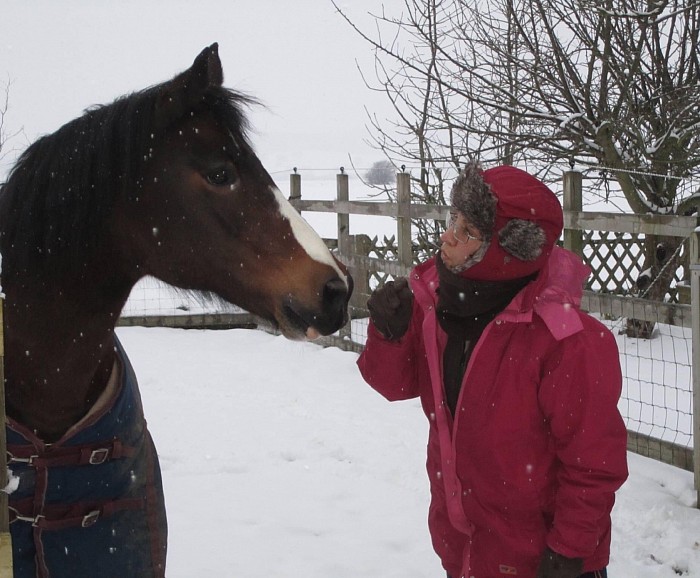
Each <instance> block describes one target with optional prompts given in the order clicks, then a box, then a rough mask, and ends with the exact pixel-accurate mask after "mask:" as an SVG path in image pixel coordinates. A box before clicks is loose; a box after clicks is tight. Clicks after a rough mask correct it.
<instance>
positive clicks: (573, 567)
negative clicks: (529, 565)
mask: <svg viewBox="0 0 700 578" xmlns="http://www.w3.org/2000/svg"><path fill="white" fill-rule="evenodd" d="M581 574H583V560H582V559H581V558H567V557H566V556H562V555H561V554H557V553H556V552H554V551H553V550H550V549H549V548H546V549H545V551H544V555H543V556H542V560H541V561H540V567H539V568H538V569H537V577H536V578H579V576H581Z"/></svg>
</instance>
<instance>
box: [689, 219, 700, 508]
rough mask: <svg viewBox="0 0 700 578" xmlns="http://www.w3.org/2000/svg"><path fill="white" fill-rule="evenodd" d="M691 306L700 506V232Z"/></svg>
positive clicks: (693, 239) (694, 242)
mask: <svg viewBox="0 0 700 578" xmlns="http://www.w3.org/2000/svg"><path fill="white" fill-rule="evenodd" d="M689 256H690V294H691V299H690V306H691V314H692V321H691V327H692V340H693V363H692V367H693V470H694V474H695V490H696V493H697V496H696V499H697V502H696V507H698V508H700V233H699V232H698V231H694V232H693V233H692V234H691V235H690V255H689Z"/></svg>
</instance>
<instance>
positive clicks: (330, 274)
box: [109, 44, 352, 339]
mask: <svg viewBox="0 0 700 578" xmlns="http://www.w3.org/2000/svg"><path fill="white" fill-rule="evenodd" d="M222 84H223V71H222V67H221V61H220V59H219V56H218V49H217V44H213V45H212V46H210V47H208V48H206V49H204V50H203V51H202V52H201V53H200V54H199V56H197V58H196V59H195V61H194V63H193V65H192V66H191V67H190V68H189V69H188V70H186V71H184V72H183V73H181V74H179V75H178V76H176V77H175V78H174V79H172V80H171V81H169V82H166V83H164V84H162V85H159V86H156V87H154V88H153V90H155V91H156V92H157V94H156V98H155V100H154V103H155V104H154V110H153V118H152V127H153V128H152V134H151V135H150V138H151V141H152V142H151V143H150V145H149V147H148V149H147V151H146V152H145V154H144V159H143V160H144V162H143V169H142V170H141V171H140V175H139V177H138V179H137V180H136V184H135V187H134V188H135V190H133V191H130V192H129V194H127V195H122V196H121V197H119V198H118V199H117V201H116V206H115V209H116V210H115V211H114V213H113V216H112V218H111V219H110V220H109V226H110V227H111V231H112V236H113V237H114V238H115V239H117V242H118V246H119V249H118V251H119V252H120V253H121V254H122V255H123V257H124V259H125V260H129V261H135V262H136V264H137V267H138V274H139V275H141V276H142V275H152V276H154V277H157V278H159V279H161V280H162V281H165V282H166V283H169V284H172V285H175V286H177V287H181V288H184V289H190V290H196V291H199V292H204V293H205V294H211V295H215V296H218V297H220V298H222V299H224V300H225V301H228V302H230V303H233V304H236V305H239V306H241V307H243V308H245V309H246V310H248V311H250V312H251V313H254V314H256V315H258V316H260V317H262V318H263V319H265V320H267V321H269V322H271V323H272V324H273V325H274V326H276V327H278V328H279V329H280V331H281V332H282V334H283V335H285V336H286V337H288V338H292V339H304V338H307V339H314V338H316V337H318V336H320V335H328V334H331V333H333V332H334V331H336V330H338V329H339V328H340V327H341V326H342V325H343V324H344V323H345V322H347V319H348V313H347V306H348V301H349V298H350V294H351V291H352V280H351V278H350V276H349V274H348V272H347V269H345V268H344V267H343V266H342V264H340V263H339V262H338V261H337V260H336V259H335V258H334V257H333V256H332V255H331V253H330V251H329V250H328V249H327V247H326V246H325V244H324V242H323V241H322V239H321V238H320V237H319V236H318V235H317V234H316V233H315V232H314V230H313V229H312V228H311V227H310V226H309V225H308V224H307V223H306V221H304V220H303V218H302V217H301V216H300V215H299V214H298V213H297V212H296V211H295V210H294V208H293V207H292V206H291V204H290V203H289V202H288V200H287V199H286V198H285V197H284V196H283V195H282V193H281V192H280V190H279V189H278V188H277V187H276V186H275V183H274V182H273V180H272V178H271V177H270V175H269V174H268V172H267V171H266V170H265V168H264V167H263V165H262V163H261V162H260V160H259V159H258V157H257V156H256V155H255V153H254V151H253V149H252V147H251V145H250V143H249V141H248V139H247V138H246V128H247V125H246V120H245V117H244V116H243V114H242V112H241V106H242V105H247V104H250V103H251V102H253V101H252V99H250V98H249V97H246V96H244V95H241V94H240V93H236V92H233V91H231V90H228V89H225V88H223V86H222Z"/></svg>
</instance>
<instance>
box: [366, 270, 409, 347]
mask: <svg viewBox="0 0 700 578" xmlns="http://www.w3.org/2000/svg"><path fill="white" fill-rule="evenodd" d="M367 309H369V315H370V318H371V319H372V322H373V323H374V326H375V327H376V328H377V330H379V332H380V333H381V334H382V335H383V336H384V337H385V338H386V339H389V340H390V341H397V340H399V339H401V337H403V335H404V333H406V330H407V329H408V325H409V323H410V322H411V312H412V311H413V293H412V292H411V288H410V287H409V286H408V279H406V278H405V277H398V278H397V279H396V280H395V281H388V282H386V283H385V284H384V286H383V287H381V288H379V289H376V290H375V291H373V292H372V295H370V298H369V299H368V300H367Z"/></svg>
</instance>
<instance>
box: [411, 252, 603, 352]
mask: <svg viewBox="0 0 700 578" xmlns="http://www.w3.org/2000/svg"><path fill="white" fill-rule="evenodd" d="M589 275H590V269H589V268H588V267H587V266H586V265H584V264H583V262H582V261H581V259H580V258H579V257H578V256H577V255H575V254H574V253H572V252H570V251H568V250H566V249H562V248H561V247H554V249H553V251H552V253H551V255H550V257H549V259H548V261H547V263H546V264H545V266H544V267H543V268H542V269H541V270H540V274H539V275H538V276H537V277H536V278H535V280H534V281H532V283H530V284H528V285H527V286H526V287H525V288H524V289H523V290H522V291H520V293H518V294H517V295H516V296H515V298H514V299H513V300H512V301H511V302H510V303H509V304H508V305H507V306H506V308H505V309H504V310H503V311H502V312H501V313H500V314H499V315H498V316H497V318H498V319H503V320H504V321H511V322H515V323H528V322H530V321H532V315H533V313H536V314H537V315H538V316H539V317H540V318H541V319H542V321H543V322H544V323H545V325H546V326H547V328H548V329H549V331H550V332H551V334H552V336H553V337H554V338H555V339H557V340H558V341H559V340H562V339H564V338H565V337H568V336H570V335H573V334H574V333H577V332H579V331H581V329H583V324H582V323H581V319H580V317H579V315H578V309H579V306H580V305H581V297H582V295H583V284H584V282H585V280H586V279H587V278H588V276H589ZM412 277H413V279H412V280H413V281H414V282H416V283H419V284H422V285H423V286H424V287H425V288H426V289H427V290H428V291H427V292H428V293H429V294H430V296H431V297H432V299H433V303H435V302H436V301H437V296H436V289H437V286H438V276H437V268H436V265H435V263H434V262H433V259H430V260H428V261H426V262H424V263H421V264H420V265H418V266H417V267H416V268H415V269H414V270H413V273H412Z"/></svg>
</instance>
